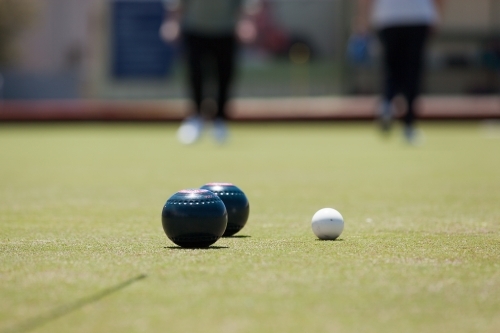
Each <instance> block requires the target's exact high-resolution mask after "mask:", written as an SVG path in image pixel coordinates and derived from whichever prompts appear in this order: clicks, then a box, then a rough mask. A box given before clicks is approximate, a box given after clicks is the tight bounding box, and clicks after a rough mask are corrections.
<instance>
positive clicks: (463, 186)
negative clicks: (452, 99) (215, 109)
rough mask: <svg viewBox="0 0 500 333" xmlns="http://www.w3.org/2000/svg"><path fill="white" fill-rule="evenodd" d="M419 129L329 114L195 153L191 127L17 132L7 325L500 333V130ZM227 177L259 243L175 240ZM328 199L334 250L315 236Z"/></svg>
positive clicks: (0, 250) (9, 214)
mask: <svg viewBox="0 0 500 333" xmlns="http://www.w3.org/2000/svg"><path fill="white" fill-rule="evenodd" d="M422 128H423V130H424V131H425V134H426V143H425V145H423V146H421V147H418V148H415V147H408V146H406V145H405V144H403V142H402V140H401V139H400V133H398V132H396V133H394V135H393V136H392V137H390V138H388V139H384V138H382V137H380V136H379V135H378V133H377V132H376V131H375V129H374V128H373V127H372V125H371V124H345V123H328V122H325V123H318V124H315V123H309V124H250V125H249V124H234V125H233V126H232V133H231V134H232V138H231V142H230V144H229V145H227V146H225V147H219V146H216V145H215V144H214V143H213V142H212V141H211V139H210V138H209V137H206V138H205V139H204V140H203V141H202V142H200V143H199V144H197V145H195V146H190V147H184V146H181V145H180V144H178V143H177V142H176V140H175V130H176V124H155V125H133V124H128V125H127V124H125V125H124V124H121V125H116V124H77V125H61V124H59V125H12V124H10V125H2V126H0V332H2V333H4V332H17V333H19V332H24V331H26V329H27V327H29V325H31V324H33V325H34V330H33V331H36V332H61V333H62V332H64V333H69V332H71V333H73V332H148V333H151V332H208V333H210V332H231V333H232V332H287V333H289V332H353V333H359V332H384V333H385V332H433V333H434V332H498V331H499V330H500V130H499V129H495V128H494V127H492V128H490V129H489V130H485V129H484V128H483V127H482V126H481V125H480V124H478V123H470V124H424V125H423V126H422ZM212 181H223V182H233V183H234V184H236V185H238V186H239V187H240V188H241V189H242V190H244V191H245V193H246V194H247V197H248V199H249V201H250V218H249V221H248V223H247V226H246V227H245V228H244V229H243V230H242V231H241V232H240V233H239V234H238V235H242V236H246V237H233V238H226V239H221V240H219V241H218V242H217V243H215V244H214V247H212V248H209V249H195V250H188V249H180V248H175V247H173V246H174V244H173V243H171V242H170V241H169V240H168V239H167V237H166V236H165V234H164V232H163V230H162V227H161V210H162V207H163V204H164V203H165V201H166V200H167V199H168V198H169V197H170V196H171V195H172V194H173V193H175V192H176V191H178V190H180V189H183V188H192V187H199V186H201V185H203V184H204V183H207V182H212ZM323 207H333V208H335V209H337V210H339V211H340V212H341V213H342V214H343V216H344V219H345V229H344V232H343V234H342V235H341V237H340V239H339V240H337V241H319V240H317V239H316V238H315V236H314V235H313V233H312V231H311V228H310V221H311V218H312V216H313V214H314V213H315V212H316V211H317V210H318V209H320V208H323ZM140 274H145V275H146V276H147V277H146V278H145V279H142V280H139V281H136V282H134V283H132V284H130V285H128V286H127V287H125V288H123V289H120V290H118V291H116V292H114V293H111V294H109V295H107V296H106V297H103V298H101V299H99V300H95V301H92V302H88V303H87V304H85V305H84V306H82V307H79V308H76V309H74V311H70V312H69V313H67V314H65V315H64V316H61V317H59V318H53V319H51V316H52V317H55V315H54V311H55V309H61V308H60V307H61V306H62V307H65V306H66V307H68V306H71V304H75V302H79V301H82V300H85V299H89V298H92V297H93V295H96V294H99V293H100V292H102V291H104V290H106V289H107V288H113V287H114V286H118V285H120V284H121V283H124V282H125V281H127V280H129V279H132V278H134V277H136V276H138V275H140ZM66 309H68V308H66ZM33 320H34V321H33ZM42 323H43V325H41V324H42ZM26 325H28V326H26Z"/></svg>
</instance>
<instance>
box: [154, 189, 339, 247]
mask: <svg viewBox="0 0 500 333" xmlns="http://www.w3.org/2000/svg"><path fill="white" fill-rule="evenodd" d="M249 213H250V204H249V202H248V199H247V197H246V195H245V193H243V191H242V190H240V189H239V188H238V187H237V186H235V185H233V184H231V183H208V184H205V185H203V186H202V187H200V188H198V189H186V190H181V191H179V192H177V193H175V194H174V195H173V196H171V197H170V198H169V199H168V200H167V202H166V203H165V205H164V206H163V211H162V214H161V216H162V225H163V230H164V231H165V233H166V234H167V237H168V238H169V239H170V240H171V241H172V242H174V243H175V244H177V245H179V246H181V247H186V248H205V247H209V246H210V245H212V244H213V243H215V242H216V241H217V240H219V238H221V237H230V236H233V235H234V234H236V233H237V232H239V231H240V230H241V229H242V228H243V227H244V226H245V224H246V222H247V220H248V215H249ZM311 227H312V231H313V233H314V234H315V235H316V236H317V237H318V238H319V239H322V240H334V239H336V238H337V237H338V236H340V234H341V233H342V231H343V229H344V219H343V217H342V215H341V214H340V213H339V212H338V211H336V210H335V209H333V208H323V209H320V210H318V211H317V212H316V213H315V214H314V216H313V218H312V223H311Z"/></svg>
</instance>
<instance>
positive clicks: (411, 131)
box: [403, 125, 424, 146]
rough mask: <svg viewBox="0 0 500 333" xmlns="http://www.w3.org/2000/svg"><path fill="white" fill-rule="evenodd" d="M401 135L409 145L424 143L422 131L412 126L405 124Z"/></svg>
mask: <svg viewBox="0 0 500 333" xmlns="http://www.w3.org/2000/svg"><path fill="white" fill-rule="evenodd" d="M403 135H404V137H405V140H406V142H407V143H408V144H409V145H411V146H420V145H422V144H423V143H424V136H423V134H422V132H421V131H419V130H418V129H416V128H415V127H413V126H409V125H405V126H404V129H403Z"/></svg>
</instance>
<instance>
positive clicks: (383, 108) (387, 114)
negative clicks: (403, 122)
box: [377, 102, 394, 133]
mask: <svg viewBox="0 0 500 333" xmlns="http://www.w3.org/2000/svg"><path fill="white" fill-rule="evenodd" d="M377 120H378V125H379V127H380V130H381V131H382V132H384V133H387V132H389V131H390V130H391V129H392V123H393V120H394V107H393V105H392V103H391V102H382V104H381V105H380V108H379V110H378V115H377Z"/></svg>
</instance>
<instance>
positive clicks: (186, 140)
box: [177, 116, 203, 145]
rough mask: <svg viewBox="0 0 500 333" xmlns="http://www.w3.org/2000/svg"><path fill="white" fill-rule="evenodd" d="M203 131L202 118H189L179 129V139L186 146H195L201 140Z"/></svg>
mask: <svg viewBox="0 0 500 333" xmlns="http://www.w3.org/2000/svg"><path fill="white" fill-rule="evenodd" d="M202 130H203V119H202V118H201V117H200V116H193V117H189V118H187V119H185V120H184V121H183V122H182V124H181V126H180V127H179V130H178V131H177V139H178V140H179V142H180V143H183V144H185V145H190V144H193V143H195V142H196V141H197V140H198V139H199V138H200V136H201V132H202Z"/></svg>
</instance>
